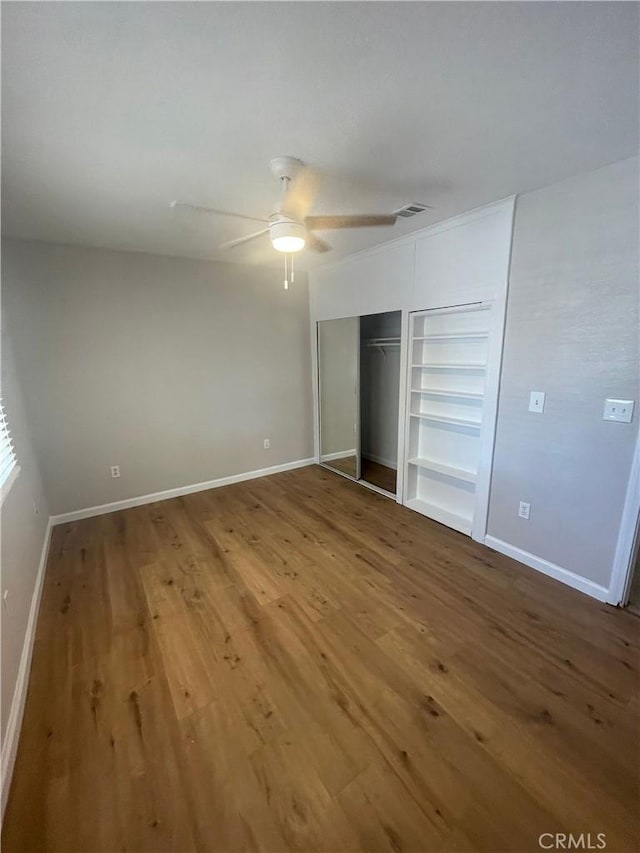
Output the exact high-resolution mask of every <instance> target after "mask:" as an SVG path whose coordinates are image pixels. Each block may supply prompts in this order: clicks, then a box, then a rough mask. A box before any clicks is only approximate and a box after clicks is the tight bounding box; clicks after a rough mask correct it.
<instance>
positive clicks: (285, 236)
mask: <svg viewBox="0 0 640 853" xmlns="http://www.w3.org/2000/svg"><path fill="white" fill-rule="evenodd" d="M269 236H270V238H271V245H272V246H273V248H274V249H277V250H278V251H279V252H299V251H300V249H304V244H305V241H306V238H307V229H306V228H305V226H304V225H303V224H302V223H301V222H296V221H295V220H293V219H289V218H287V217H285V216H281V215H279V216H278V217H277V218H276V219H273V220H272V221H271V225H270V226H269Z"/></svg>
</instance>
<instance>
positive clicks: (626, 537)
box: [607, 432, 640, 606]
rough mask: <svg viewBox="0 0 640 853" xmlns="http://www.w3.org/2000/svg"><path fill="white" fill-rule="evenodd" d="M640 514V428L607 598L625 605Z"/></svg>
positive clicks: (609, 601) (616, 603) (610, 601)
mask: <svg viewBox="0 0 640 853" xmlns="http://www.w3.org/2000/svg"><path fill="white" fill-rule="evenodd" d="M639 516H640V432H639V433H638V435H637V437H636V447H635V451H634V454H633V460H632V462H631V473H630V474H629V483H628V485H627V494H626V497H625V501H624V507H623V509H622V518H621V520H620V531H619V533H618V542H617V544H616V551H615V555H614V558H613V568H612V571H611V586H610V587H609V596H608V598H607V602H608V603H609V604H615V605H616V606H618V605H622V606H624V605H625V604H626V603H627V599H628V597H629V588H630V586H631V576H632V571H633V565H632V562H633V557H634V555H635V546H636V540H637V537H638V535H640V533H639V531H638V517H639Z"/></svg>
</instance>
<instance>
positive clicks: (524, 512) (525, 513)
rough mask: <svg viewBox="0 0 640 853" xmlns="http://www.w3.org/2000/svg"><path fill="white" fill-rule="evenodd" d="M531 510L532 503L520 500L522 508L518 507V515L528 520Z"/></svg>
mask: <svg viewBox="0 0 640 853" xmlns="http://www.w3.org/2000/svg"><path fill="white" fill-rule="evenodd" d="M530 512H531V504H528V503H526V502H525V501H520V508H519V509H518V515H519V516H520V518H524V519H525V520H526V521H528V520H529V513H530Z"/></svg>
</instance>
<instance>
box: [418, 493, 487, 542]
mask: <svg viewBox="0 0 640 853" xmlns="http://www.w3.org/2000/svg"><path fill="white" fill-rule="evenodd" d="M406 506H408V507H409V509H414V510H415V511H416V512H421V513H422V514H423V515H426V516H429V518H433V519H434V520H435V521H439V522H440V524H446V526H447V527H452V528H453V529H454V530H458V531H459V532H460V533H466V534H467V536H470V535H471V518H469V517H468V516H466V515H460V514H458V513H456V512H451V510H450V509H445V508H444V507H442V506H439V505H438V504H435V503H432V502H431V501H425V500H423V499H422V498H410V499H409V500H408V501H407V502H406Z"/></svg>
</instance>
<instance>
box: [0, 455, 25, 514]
mask: <svg viewBox="0 0 640 853" xmlns="http://www.w3.org/2000/svg"><path fill="white" fill-rule="evenodd" d="M20 471H21V468H20V466H19V465H18V463H17V462H16V464H15V465H14V466H13V468H12V469H11V471H10V472H9V476H8V477H7V479H6V480H5V481H4V483H3V484H2V486H1V487H0V506H2V504H3V503H4V502H5V500H6V499H7V497H8V495H9V492H10V491H11V486H13V484H14V483H15V481H16V480H17V479H18V474H19V473H20Z"/></svg>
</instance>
